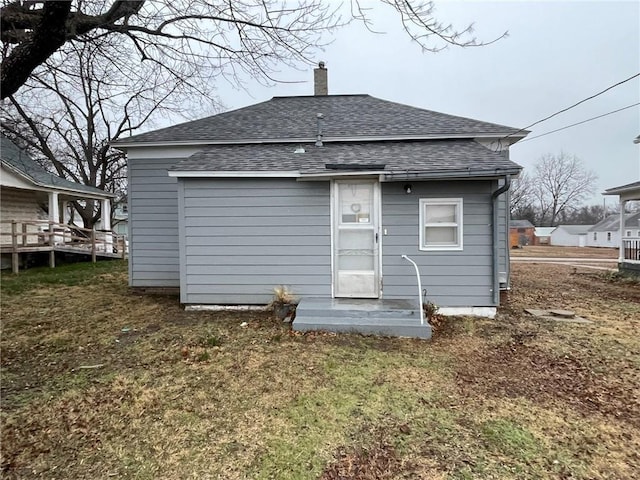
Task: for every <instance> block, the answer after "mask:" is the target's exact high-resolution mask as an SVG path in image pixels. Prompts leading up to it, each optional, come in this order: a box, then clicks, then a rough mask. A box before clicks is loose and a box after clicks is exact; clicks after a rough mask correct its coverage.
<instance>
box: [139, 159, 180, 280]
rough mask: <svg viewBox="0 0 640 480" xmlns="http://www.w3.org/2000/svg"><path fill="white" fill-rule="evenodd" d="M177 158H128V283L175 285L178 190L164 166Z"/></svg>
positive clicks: (173, 162)
mask: <svg viewBox="0 0 640 480" xmlns="http://www.w3.org/2000/svg"><path fill="white" fill-rule="evenodd" d="M179 160H180V159H132V160H129V165H128V175H129V252H130V255H129V285H131V286H132V287H178V286H179V285H180V265H179V256H178V193H177V192H178V190H177V185H178V183H177V181H176V179H175V178H171V177H169V176H168V174H167V169H168V168H169V167H171V166H172V165H174V164H175V163H176V162H178V161H179Z"/></svg>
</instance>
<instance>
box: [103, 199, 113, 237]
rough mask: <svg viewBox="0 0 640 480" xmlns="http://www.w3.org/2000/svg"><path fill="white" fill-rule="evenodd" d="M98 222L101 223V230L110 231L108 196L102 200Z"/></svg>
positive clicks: (109, 202)
mask: <svg viewBox="0 0 640 480" xmlns="http://www.w3.org/2000/svg"><path fill="white" fill-rule="evenodd" d="M100 223H101V224H102V230H109V231H111V201H110V200H109V199H108V198H105V199H104V200H102V215H101V217H100Z"/></svg>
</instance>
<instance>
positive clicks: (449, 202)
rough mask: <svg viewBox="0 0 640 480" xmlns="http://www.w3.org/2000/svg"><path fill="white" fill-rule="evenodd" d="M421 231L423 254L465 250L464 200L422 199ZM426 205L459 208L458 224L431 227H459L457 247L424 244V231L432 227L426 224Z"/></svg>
mask: <svg viewBox="0 0 640 480" xmlns="http://www.w3.org/2000/svg"><path fill="white" fill-rule="evenodd" d="M419 205H420V231H419V239H420V240H419V241H420V245H419V249H420V250H421V251H423V252H434V251H460V250H463V248H464V245H463V242H462V239H463V238H464V236H463V231H462V230H463V223H464V221H463V219H464V215H463V211H462V205H463V201H462V198H421V199H420V203H419ZM426 205H455V206H457V207H458V208H457V213H458V222H452V223H438V224H437V225H435V224H434V225H431V226H433V227H436V228H437V227H457V229H458V243H457V244H456V245H425V244H424V230H425V228H427V227H429V226H430V225H428V224H426V223H425V216H424V214H425V206H426Z"/></svg>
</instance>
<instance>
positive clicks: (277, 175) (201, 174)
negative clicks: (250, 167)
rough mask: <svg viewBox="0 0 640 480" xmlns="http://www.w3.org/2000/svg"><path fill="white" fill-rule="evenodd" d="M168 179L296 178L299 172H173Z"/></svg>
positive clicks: (170, 172)
mask: <svg viewBox="0 0 640 480" xmlns="http://www.w3.org/2000/svg"><path fill="white" fill-rule="evenodd" d="M168 174H169V176H170V177H178V178H298V177H299V176H300V172H297V171H282V172H274V171H262V172H261V171H241V172H235V171H234V172H232V171H226V172H222V171H197V170H195V171H178V170H176V171H173V170H170V171H169V172H168Z"/></svg>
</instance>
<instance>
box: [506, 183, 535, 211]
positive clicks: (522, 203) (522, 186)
mask: <svg viewBox="0 0 640 480" xmlns="http://www.w3.org/2000/svg"><path fill="white" fill-rule="evenodd" d="M509 192H510V193H509V194H510V205H509V208H510V212H511V218H522V217H523V215H524V214H525V212H529V211H531V207H532V206H533V202H534V197H533V183H532V182H531V178H530V177H529V175H528V174H527V172H526V171H523V172H521V173H520V175H519V176H518V177H517V178H514V179H513V181H512V182H511V188H510V189H509Z"/></svg>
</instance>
